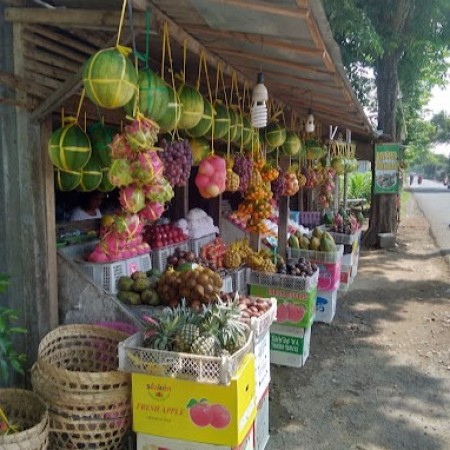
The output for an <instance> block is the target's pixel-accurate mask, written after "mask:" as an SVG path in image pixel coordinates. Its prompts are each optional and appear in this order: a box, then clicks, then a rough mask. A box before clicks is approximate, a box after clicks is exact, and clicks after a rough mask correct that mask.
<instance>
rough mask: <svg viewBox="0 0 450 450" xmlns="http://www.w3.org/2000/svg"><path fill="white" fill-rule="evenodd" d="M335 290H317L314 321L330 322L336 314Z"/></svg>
mask: <svg viewBox="0 0 450 450" xmlns="http://www.w3.org/2000/svg"><path fill="white" fill-rule="evenodd" d="M336 303H337V290H334V291H318V292H317V302H316V315H315V317H314V322H322V323H331V322H332V321H333V319H334V316H335V314H336Z"/></svg>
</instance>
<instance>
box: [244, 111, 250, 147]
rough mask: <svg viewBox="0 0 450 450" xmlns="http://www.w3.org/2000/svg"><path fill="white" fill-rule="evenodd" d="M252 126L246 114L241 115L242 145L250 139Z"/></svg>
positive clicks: (246, 143)
mask: <svg viewBox="0 0 450 450" xmlns="http://www.w3.org/2000/svg"><path fill="white" fill-rule="evenodd" d="M252 135H253V128H252V123H251V121H250V118H249V117H248V116H247V115H244V116H243V117H242V145H243V146H246V145H248V144H249V143H250V142H251V140H252Z"/></svg>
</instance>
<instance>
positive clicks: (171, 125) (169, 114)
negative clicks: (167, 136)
mask: <svg viewBox="0 0 450 450" xmlns="http://www.w3.org/2000/svg"><path fill="white" fill-rule="evenodd" d="M167 92H168V94H169V101H168V103H167V109H166V112H165V113H164V115H163V116H162V117H161V118H160V119H159V122H158V123H159V129H160V131H161V132H162V133H167V132H169V131H172V130H174V129H175V128H177V126H178V122H179V121H180V117H181V108H182V107H181V103H180V98H179V96H178V93H177V91H176V90H175V89H173V88H172V87H170V86H167Z"/></svg>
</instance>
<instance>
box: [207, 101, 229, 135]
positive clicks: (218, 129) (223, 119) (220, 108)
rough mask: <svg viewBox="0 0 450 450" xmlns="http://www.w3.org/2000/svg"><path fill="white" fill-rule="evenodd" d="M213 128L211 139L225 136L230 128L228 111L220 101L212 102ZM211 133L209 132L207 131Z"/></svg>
mask: <svg viewBox="0 0 450 450" xmlns="http://www.w3.org/2000/svg"><path fill="white" fill-rule="evenodd" d="M214 110H215V111H216V114H215V116H214V129H213V130H212V139H221V138H226V137H227V135H228V132H229V130H230V113H229V112H228V109H227V108H226V107H225V106H224V105H223V104H222V103H221V102H218V101H217V102H215V103H214ZM209 134H210V135H211V133H209Z"/></svg>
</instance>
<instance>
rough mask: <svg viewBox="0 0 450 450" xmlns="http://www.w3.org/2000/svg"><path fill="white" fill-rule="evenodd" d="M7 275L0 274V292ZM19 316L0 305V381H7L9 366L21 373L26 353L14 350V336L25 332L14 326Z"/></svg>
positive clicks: (6, 284)
mask: <svg viewBox="0 0 450 450" xmlns="http://www.w3.org/2000/svg"><path fill="white" fill-rule="evenodd" d="M8 284H9V277H8V276H7V275H4V274H0V293H3V292H5V291H6V289H7V287H8ZM18 319H19V317H18V316H17V312H16V311H15V310H13V309H9V308H6V307H4V306H0V381H8V379H9V371H10V368H12V369H13V370H15V371H16V372H18V373H20V374H23V373H24V371H23V365H24V363H25V359H26V355H25V354H24V353H18V352H16V351H15V350H14V347H13V339H14V337H15V336H17V335H20V334H23V333H26V330H25V328H22V327H17V326H14V323H15V322H17V321H18Z"/></svg>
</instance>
